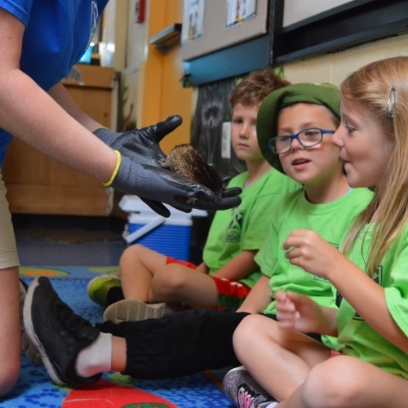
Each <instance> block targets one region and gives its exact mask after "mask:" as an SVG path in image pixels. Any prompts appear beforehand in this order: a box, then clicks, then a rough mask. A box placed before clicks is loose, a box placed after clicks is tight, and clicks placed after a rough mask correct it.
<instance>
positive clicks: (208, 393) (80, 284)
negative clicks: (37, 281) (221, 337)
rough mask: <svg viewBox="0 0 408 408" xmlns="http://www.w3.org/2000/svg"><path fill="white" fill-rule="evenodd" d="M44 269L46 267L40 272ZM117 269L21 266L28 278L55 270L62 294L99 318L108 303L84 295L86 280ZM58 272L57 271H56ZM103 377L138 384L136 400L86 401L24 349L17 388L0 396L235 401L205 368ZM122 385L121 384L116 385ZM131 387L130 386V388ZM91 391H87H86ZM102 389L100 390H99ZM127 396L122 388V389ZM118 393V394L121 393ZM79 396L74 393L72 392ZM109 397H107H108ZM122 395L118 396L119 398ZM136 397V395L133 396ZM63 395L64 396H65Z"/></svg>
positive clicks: (198, 404)
mask: <svg viewBox="0 0 408 408" xmlns="http://www.w3.org/2000/svg"><path fill="white" fill-rule="evenodd" d="M41 271H42V272H41ZM52 271H54V272H52ZM107 272H117V269H116V270H115V269H114V268H113V267H112V268H109V267H103V268H101V267H98V268H92V267H66V266H64V267H55V266H54V267H50V268H47V267H41V268H35V267H23V268H21V269H20V275H21V276H22V278H23V280H24V281H25V282H27V283H28V284H29V283H30V282H31V280H32V277H33V276H37V275H40V274H45V275H48V276H50V275H51V282H52V284H53V286H54V288H55V290H56V291H57V292H58V294H59V295H60V297H61V298H62V299H63V300H64V301H65V302H67V303H68V304H69V305H70V307H71V308H72V309H73V310H74V311H75V312H76V313H78V314H80V315H81V316H83V317H85V318H86V319H88V320H90V321H91V322H92V323H96V322H101V321H102V315H103V311H104V308H103V307H101V306H98V305H96V304H94V303H93V302H92V301H91V300H90V299H89V298H88V296H87V295H86V286H87V284H88V282H89V280H90V279H91V278H93V277H95V276H96V275H97V274H98V273H107ZM53 273H54V275H53ZM223 374H224V372H223V371H222V370H221V371H219V372H213V373H212V376H213V377H214V378H217V379H221V378H222V375H223ZM102 378H103V380H105V381H108V382H110V383H113V385H114V386H116V385H118V386H122V387H130V388H133V389H135V395H136V397H135V400H134V401H133V400H132V401H131V403H126V404H123V403H119V402H117V403H115V397H112V398H113V399H112V400H109V403H106V401H105V400H104V403H103V404H101V403H100V402H98V401H96V400H93V399H90V400H89V402H88V401H86V402H85V401H83V395H86V394H83V395H81V396H78V397H77V396H76V394H75V393H76V392H77V391H75V390H71V389H70V388H68V387H61V386H57V385H56V384H54V383H53V382H52V381H51V379H50V377H49V376H48V374H47V372H46V369H45V368H44V367H43V366H35V365H34V364H33V363H31V361H30V360H29V359H28V358H27V357H26V356H25V355H24V353H23V356H22V366H21V373H20V378H19V381H18V383H17V385H16V386H15V387H14V389H13V391H12V392H11V393H10V394H9V395H8V396H7V398H6V399H2V400H0V407H7V408H9V407H10V408H11V407H13V408H26V407H34V406H35V407H44V408H56V407H69V408H71V407H72V408H73V407H74V406H78V407H98V408H99V407H105V406H106V407H108V406H109V407H135V408H136V407H137V408H139V407H140V408H143V407H146V408H148V407H151V408H153V407H170V408H173V407H178V408H218V407H219V408H227V407H228V408H229V407H232V405H231V403H230V402H229V400H228V398H227V397H226V396H225V395H224V394H223V393H222V392H221V390H220V388H219V381H220V380H218V381H215V382H218V385H217V384H216V383H215V382H214V381H212V380H211V379H210V377H209V376H208V375H206V374H205V373H199V374H196V375H192V376H188V377H183V378H179V379H172V380H157V381H145V380H143V381H142V380H140V381H136V380H134V379H132V378H131V377H128V376H123V375H121V374H120V373H113V372H112V373H105V374H104V375H103V377H102ZM118 389H119V388H118ZM127 389H128V388H127ZM137 390H142V391H145V392H147V393H150V394H153V395H154V396H157V397H159V399H160V398H161V399H164V400H165V401H167V402H168V404H167V405H166V404H163V405H160V404H146V403H142V402H144V400H143V401H139V400H137V392H136V391H137ZM85 392H89V391H85ZM101 392H102V391H101ZM118 393H119V394H121V395H120V398H122V399H123V392H122V391H119V392H118ZM119 394H118V395H119ZM74 396H75V397H74ZM104 398H105V397H104ZM120 398H119V399H120ZM129 398H132V397H129ZM64 401H65V402H64Z"/></svg>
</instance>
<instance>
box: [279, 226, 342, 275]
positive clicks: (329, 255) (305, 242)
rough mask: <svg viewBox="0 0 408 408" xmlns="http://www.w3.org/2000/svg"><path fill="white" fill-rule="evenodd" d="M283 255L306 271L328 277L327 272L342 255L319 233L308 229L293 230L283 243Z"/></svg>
mask: <svg viewBox="0 0 408 408" xmlns="http://www.w3.org/2000/svg"><path fill="white" fill-rule="evenodd" d="M283 248H284V249H285V250H287V252H286V254H285V257H286V258H287V259H289V262H290V263H291V264H292V265H296V266H299V267H300V268H302V269H304V270H305V271H306V272H309V273H312V274H314V275H317V276H321V277H323V278H326V279H328V274H329V272H330V271H331V270H332V268H333V267H334V266H335V265H336V263H337V262H338V260H339V258H340V257H343V255H342V254H341V253H340V252H339V251H338V250H337V249H336V248H335V247H334V246H333V245H330V244H329V243H328V242H326V241H325V240H324V239H323V238H322V237H321V236H320V235H319V234H317V233H315V232H314V231H310V230H295V231H293V232H292V233H291V234H290V235H289V236H288V237H287V238H286V241H285V242H284V243H283Z"/></svg>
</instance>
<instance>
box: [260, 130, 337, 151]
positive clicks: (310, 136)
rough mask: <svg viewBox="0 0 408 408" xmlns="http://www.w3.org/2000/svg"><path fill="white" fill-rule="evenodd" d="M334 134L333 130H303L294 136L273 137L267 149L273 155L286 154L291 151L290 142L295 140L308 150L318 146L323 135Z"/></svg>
mask: <svg viewBox="0 0 408 408" xmlns="http://www.w3.org/2000/svg"><path fill="white" fill-rule="evenodd" d="M333 133H335V130H323V129H319V128H309V129H303V130H301V131H300V132H299V133H297V134H296V135H285V136H276V137H273V138H272V139H271V140H269V142H268V149H270V150H271V151H272V153H275V154H282V153H287V152H289V151H290V150H291V149H292V141H293V139H296V140H297V141H298V142H299V143H300V145H301V146H303V147H305V148H308V147H312V146H316V145H318V144H319V143H320V142H321V141H322V140H323V135H326V134H330V135H332V134H333Z"/></svg>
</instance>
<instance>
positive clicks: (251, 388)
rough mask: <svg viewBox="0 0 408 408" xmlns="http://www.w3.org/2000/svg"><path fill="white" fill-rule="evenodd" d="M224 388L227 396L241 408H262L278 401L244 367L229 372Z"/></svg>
mask: <svg viewBox="0 0 408 408" xmlns="http://www.w3.org/2000/svg"><path fill="white" fill-rule="evenodd" d="M223 386H224V392H225V394H227V396H228V398H229V399H230V400H231V401H232V402H234V404H235V405H236V406H237V407H239V408H261V407H265V406H267V405H269V404H270V403H272V402H274V401H276V400H275V399H274V398H273V397H271V396H270V395H269V394H268V393H267V392H266V391H265V390H264V389H263V388H262V387H261V386H260V385H259V384H258V383H257V382H256V381H255V380H254V378H253V377H252V376H251V374H249V372H248V370H247V369H246V368H245V367H243V366H241V367H236V368H233V369H232V370H230V371H228V373H227V374H226V375H225V377H224V380H223Z"/></svg>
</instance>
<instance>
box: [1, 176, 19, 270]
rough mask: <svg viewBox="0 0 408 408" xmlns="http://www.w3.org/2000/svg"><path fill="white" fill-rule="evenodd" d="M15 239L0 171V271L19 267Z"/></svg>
mask: <svg viewBox="0 0 408 408" xmlns="http://www.w3.org/2000/svg"><path fill="white" fill-rule="evenodd" d="M19 265H20V262H19V260H18V255H17V247H16V239H15V237H14V229H13V224H12V222H11V214H10V211H9V206H8V202H7V199H6V187H5V185H4V181H3V176H2V174H1V169H0V269H5V268H10V267H12V266H19Z"/></svg>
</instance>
